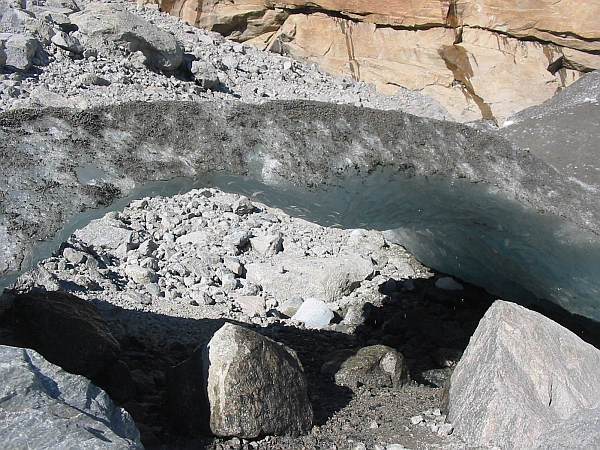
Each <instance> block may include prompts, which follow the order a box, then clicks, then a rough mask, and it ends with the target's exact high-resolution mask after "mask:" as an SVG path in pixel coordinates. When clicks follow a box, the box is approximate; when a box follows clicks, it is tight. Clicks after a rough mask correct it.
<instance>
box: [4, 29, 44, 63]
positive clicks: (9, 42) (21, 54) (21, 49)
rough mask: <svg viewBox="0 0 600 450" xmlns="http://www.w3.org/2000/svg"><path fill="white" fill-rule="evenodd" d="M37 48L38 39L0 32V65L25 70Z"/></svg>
mask: <svg viewBox="0 0 600 450" xmlns="http://www.w3.org/2000/svg"><path fill="white" fill-rule="evenodd" d="M37 48H38V41H37V40H36V39H35V38H33V37H31V36H25V35H22V34H12V33H0V66H1V67H5V68H6V69H9V70H12V71H18V72H26V71H28V70H29V69H30V68H31V65H32V60H33V57H34V55H35V52H36V50H37ZM2 61H4V64H2Z"/></svg>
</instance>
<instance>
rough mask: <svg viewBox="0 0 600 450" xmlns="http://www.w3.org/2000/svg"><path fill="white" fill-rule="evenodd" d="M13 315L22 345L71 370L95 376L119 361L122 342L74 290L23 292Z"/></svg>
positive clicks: (95, 310)
mask: <svg viewBox="0 0 600 450" xmlns="http://www.w3.org/2000/svg"><path fill="white" fill-rule="evenodd" d="M12 318H13V329H14V330H15V333H16V334H17V335H18V337H19V339H20V340H21V341H22V343H23V346H25V347H29V348H32V349H34V350H36V351H37V352H39V353H40V354H41V355H43V356H44V358H46V359H47V360H48V361H50V362H52V363H53V364H56V365H58V366H61V367H62V368H63V369H65V370H66V371H68V372H71V373H75V374H78V375H83V376H85V377H87V378H90V379H94V378H95V377H96V376H98V375H100V374H101V372H102V371H103V370H104V369H106V368H107V367H109V366H111V365H112V364H114V363H115V362H116V361H117V357H118V354H119V352H120V348H119V343H118V342H117V341H116V340H115V338H114V337H113V336H112V334H111V332H110V329H109V328H108V324H107V323H106V321H105V320H104V318H103V317H102V315H101V314H100V311H99V310H98V309H97V308H96V307H94V306H93V305H92V304H90V303H88V302H86V301H85V300H82V299H81V298H78V297H76V296H74V295H72V294H68V293H65V292H44V291H42V292H30V293H27V294H20V295H18V296H16V297H15V299H14V300H13V304H12Z"/></svg>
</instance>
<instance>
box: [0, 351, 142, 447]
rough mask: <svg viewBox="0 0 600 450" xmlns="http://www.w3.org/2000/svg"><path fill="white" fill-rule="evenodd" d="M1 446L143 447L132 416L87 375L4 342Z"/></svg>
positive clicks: (0, 371) (0, 384) (0, 369)
mask: <svg viewBox="0 0 600 450" xmlns="http://www.w3.org/2000/svg"><path fill="white" fill-rule="evenodd" d="M0 399H1V400H0V416H1V417H2V420H0V442H2V448H6V449H16V448H82V449H83V448H94V449H103V450H104V449H106V450H117V449H118V450H123V449H131V450H134V449H135V450H143V448H144V447H143V446H142V444H141V443H140V434H139V431H138V430H137V428H136V426H135V424H134V422H133V420H132V418H131V416H130V415H129V414H128V413H127V412H126V411H125V410H123V409H122V408H117V407H116V406H115V405H114V404H113V402H112V401H111V399H110V398H109V397H108V395H107V394H106V393H105V392H104V391H102V390H101V389H100V388H98V387H96V386H94V385H93V384H92V383H91V382H90V381H89V380H87V379H86V378H84V377H82V376H79V375H73V374H70V373H67V372H65V371H64V370H62V369H61V368H60V367H58V366H55V365H54V364H51V363H49V362H48V361H47V360H45V359H44V358H43V357H42V356H41V355H40V354H39V353H37V352H35V351H33V350H30V349H24V348H15V347H7V346H0Z"/></svg>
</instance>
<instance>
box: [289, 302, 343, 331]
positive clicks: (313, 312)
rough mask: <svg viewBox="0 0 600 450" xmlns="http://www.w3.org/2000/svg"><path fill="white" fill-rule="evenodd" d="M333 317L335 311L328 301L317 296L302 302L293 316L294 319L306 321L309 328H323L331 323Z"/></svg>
mask: <svg viewBox="0 0 600 450" xmlns="http://www.w3.org/2000/svg"><path fill="white" fill-rule="evenodd" d="M331 319H333V311H331V309H329V307H328V306H327V303H325V302H324V301H322V300H318V299H316V298H307V299H306V300H304V302H302V305H300V308H298V311H296V313H295V314H294V315H293V316H292V320H297V321H299V322H302V323H304V325H305V326H306V327H307V328H315V329H317V330H318V329H321V328H323V327H324V326H326V325H329V322H331Z"/></svg>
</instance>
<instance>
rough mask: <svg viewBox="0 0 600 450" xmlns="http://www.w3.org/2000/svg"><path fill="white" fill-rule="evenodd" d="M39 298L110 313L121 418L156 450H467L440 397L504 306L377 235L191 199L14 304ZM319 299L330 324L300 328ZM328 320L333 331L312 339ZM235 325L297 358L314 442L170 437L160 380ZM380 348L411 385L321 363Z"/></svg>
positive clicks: (51, 272)
mask: <svg viewBox="0 0 600 450" xmlns="http://www.w3.org/2000/svg"><path fill="white" fill-rule="evenodd" d="M40 287H43V288H45V289H48V290H59V289H60V290H64V291H67V292H71V293H74V294H75V295H78V296H80V297H82V298H85V299H87V300H89V301H91V302H92V303H94V304H95V305H96V306H98V307H99V308H100V309H101V310H102V312H103V315H104V316H105V318H106V319H107V320H108V323H109V325H110V327H111V330H112V333H113V334H114V335H115V337H116V338H117V340H118V341H119V343H120V344H121V347H122V349H123V358H122V359H123V360H124V361H125V362H126V363H127V365H128V366H129V368H130V370H131V373H132V376H133V379H134V382H135V385H136V391H137V395H136V397H135V400H128V401H127V402H126V403H125V404H124V405H123V406H124V407H125V408H126V409H127V410H128V411H129V412H130V413H131V414H132V416H133V417H134V419H135V420H136V424H137V425H138V427H139V428H140V430H141V433H142V442H143V443H144V444H145V445H146V447H147V448H198V446H199V445H203V446H204V447H205V448H214V449H221V448H223V449H225V448H264V449H271V448H279V449H299V448H324V449H332V448H338V449H343V448H351V449H360V448H369V449H375V448H382V449H386V448H387V449H399V448H411V449H426V448H448V449H455V448H456V449H459V448H461V449H463V448H469V447H467V446H466V445H464V444H463V443H461V442H460V441H459V440H458V439H456V438H454V437H453V436H451V435H450V436H449V435H448V433H449V432H451V426H450V425H445V426H444V427H441V426H442V425H444V423H445V420H444V418H445V416H444V415H443V413H442V412H441V411H440V408H441V393H442V387H443V385H444V383H445V382H446V380H447V379H448V378H449V376H450V374H451V371H452V368H453V366H454V365H455V363H456V361H457V360H458V358H460V355H461V353H462V351H463V350H464V348H465V347H466V345H467V343H468V340H469V337H470V335H471V334H472V333H473V331H474V329H475V327H476V326H477V323H478V321H479V319H480V318H481V316H482V315H483V313H484V312H485V310H486V309H487V307H489V305H490V304H491V303H492V301H493V300H494V299H495V298H494V297H492V296H490V295H489V294H487V293H486V292H485V291H484V290H483V289H480V288H477V287H475V286H471V285H468V284H466V283H464V282H460V281H457V280H454V279H453V278H451V277H449V276H446V275H444V274H439V273H435V272H434V271H432V270H430V269H427V268H425V267H423V266H422V265H421V264H419V263H418V262H417V261H416V260H415V259H414V258H413V257H412V256H411V255H410V254H408V253H407V252H406V251H405V250H404V249H403V248H402V247H400V246H398V245H396V244H391V243H389V242H387V241H386V239H385V237H384V234H382V233H381V232H377V231H372V230H360V229H357V230H342V229H331V228H324V227H321V226H318V225H316V224H313V223H310V222H307V221H305V220H303V219H299V218H293V217H290V216H288V215H286V214H284V213H283V212H282V211H281V210H279V209H275V208H269V207H268V206H266V205H264V204H260V203H252V202H251V201H250V200H249V199H247V198H246V197H243V196H242V197H240V196H239V195H237V194H227V193H224V192H221V191H219V190H216V189H203V190H194V191H191V192H189V193H187V194H183V195H179V196H175V197H170V198H163V197H154V198H145V199H141V200H136V201H133V202H132V203H131V204H130V205H129V206H128V207H126V208H125V209H124V210H123V211H119V212H111V213H108V214H107V215H106V216H105V217H103V218H102V219H98V220H96V221H93V222H91V223H90V224H89V225H88V226H86V227H85V228H83V229H81V230H78V231H77V232H75V233H74V234H73V236H72V237H71V238H70V239H69V240H68V241H67V242H66V243H64V244H63V245H62V246H61V248H60V250H58V251H57V252H56V256H54V257H52V258H49V259H47V260H45V261H42V262H40V263H39V266H38V268H37V269H35V270H34V271H32V272H29V273H27V274H24V275H23V276H22V277H21V278H20V279H19V281H18V282H17V283H16V284H15V285H14V286H13V287H12V289H11V290H10V292H11V293H14V292H23V291H28V290H30V289H35V288H40ZM13 289H14V290H13ZM10 296H11V294H8V295H7V294H5V300H6V299H7V298H10ZM310 297H320V298H323V299H325V300H326V303H325V304H324V305H326V309H327V312H326V313H323V312H322V311H319V310H317V309H313V310H312V311H310V313H309V317H308V319H303V320H298V319H297V318H296V317H293V316H294V314H295V312H296V311H297V310H298V308H299V306H300V305H302V301H303V300H306V299H307V298H310ZM331 313H332V314H331ZM324 314H331V316H333V318H332V319H331V320H330V323H329V324H328V325H326V326H323V327H321V328H320V329H315V328H311V327H310V323H311V320H314V319H315V318H317V319H318V318H320V317H321V316H323V315H324ZM225 321H230V322H234V323H241V324H245V325H246V326H249V327H251V328H253V329H254V330H256V331H258V332H260V333H262V334H265V335H267V336H269V337H271V338H273V339H275V340H277V341H279V342H282V343H284V344H286V345H288V346H289V347H290V348H292V349H294V350H295V351H296V352H297V354H298V356H299V357H300V360H301V361H302V364H303V366H304V369H305V372H306V375H307V378H308V382H309V396H310V398H311V401H312V404H313V408H314V411H315V424H316V426H315V428H314V429H313V432H312V434H311V435H309V436H302V437H298V438H286V437H267V438H264V439H263V440H260V441H251V442H247V441H242V440H239V439H237V438H234V439H232V440H220V439H204V438H198V437H194V438H184V437H181V436H178V435H177V433H176V432H175V431H174V430H173V428H172V425H171V424H170V422H169V417H168V415H169V414H168V411H167V410H166V406H165V402H164V394H165V389H166V378H165V376H166V374H167V373H168V371H169V368H170V367H172V366H173V365H175V364H177V363H179V362H181V361H183V360H184V359H186V358H187V357H188V356H189V355H190V354H191V352H192V351H193V350H194V349H195V348H196V347H197V346H198V345H200V344H202V343H205V342H206V341H207V340H208V339H209V338H210V337H211V336H212V334H213V333H214V331H216V330H217V329H218V328H219V327H220V326H221V325H222V324H223V323H224V322H225ZM328 321H329V319H328V318H326V322H328ZM305 322H308V323H309V325H307V324H306V323H305ZM4 339H5V340H6V339H7V336H4ZM373 344H385V345H388V346H390V347H393V348H396V349H397V350H399V351H400V352H401V353H402V355H404V357H405V358H406V361H407V364H408V367H409V372H410V377H411V379H412V381H411V382H410V383H409V384H408V385H406V386H404V387H403V388H401V389H398V388H397V387H396V388H394V387H393V386H387V385H385V384H383V385H377V384H374V385H364V386H359V385H357V386H354V387H353V388H350V387H347V386H338V385H337V384H335V382H334V381H333V374H332V373H331V372H330V370H328V369H327V367H328V364H327V363H331V361H334V360H335V359H336V357H337V355H339V352H340V351H347V352H348V351H349V352H350V354H352V353H356V351H357V350H358V349H360V348H362V347H364V346H367V345H373ZM329 365H330V364H329ZM200 443H201V444H200ZM402 446H404V447H402Z"/></svg>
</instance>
